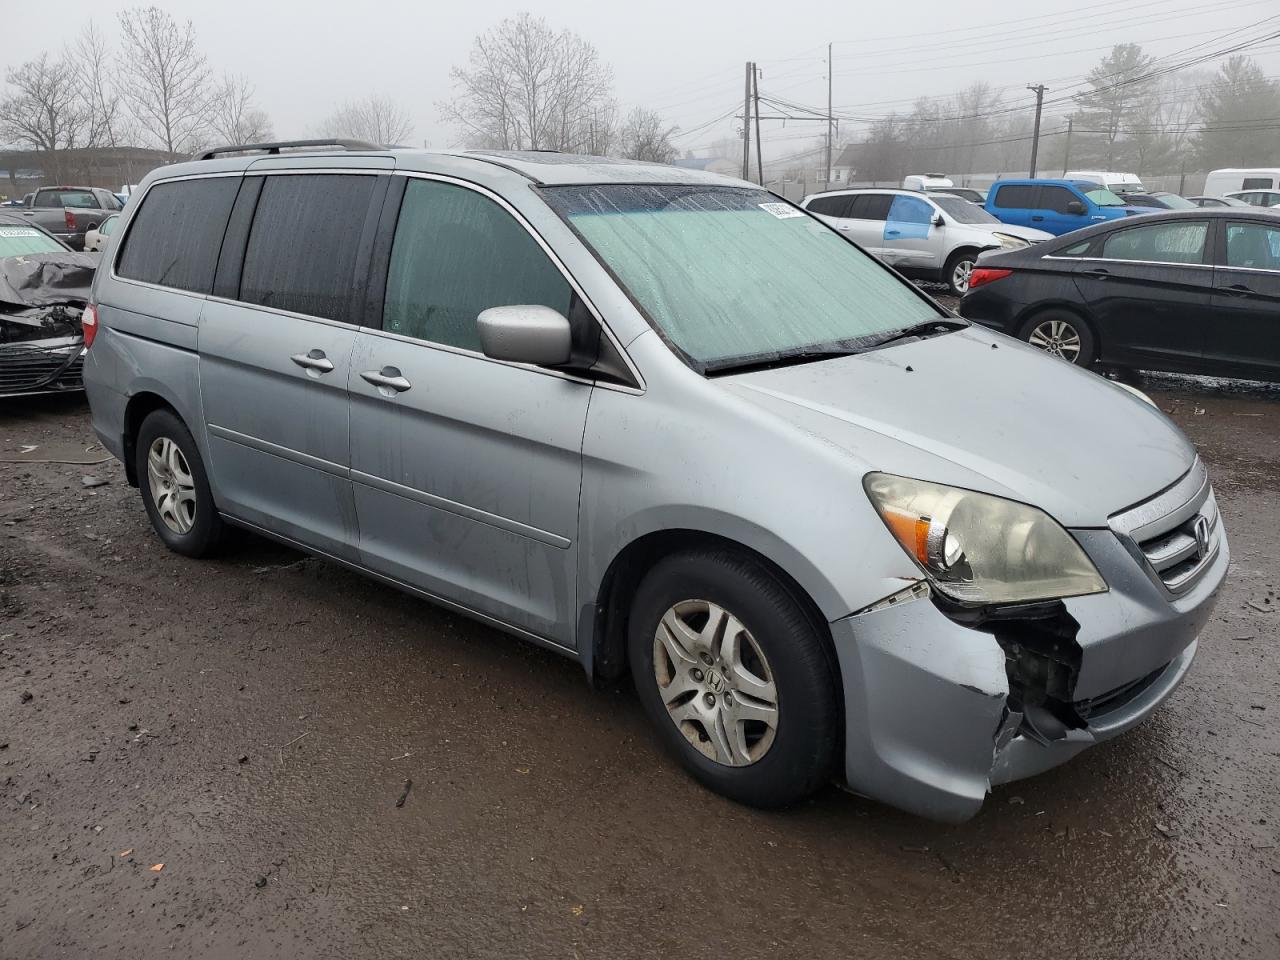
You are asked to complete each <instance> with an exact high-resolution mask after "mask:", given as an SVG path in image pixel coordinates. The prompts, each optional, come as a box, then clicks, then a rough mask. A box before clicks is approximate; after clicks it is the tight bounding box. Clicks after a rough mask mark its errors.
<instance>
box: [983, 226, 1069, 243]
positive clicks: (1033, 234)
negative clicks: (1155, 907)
mask: <svg viewBox="0 0 1280 960" xmlns="http://www.w3.org/2000/svg"><path fill="white" fill-rule="evenodd" d="M989 226H990V227H991V232H992V233H1007V234H1008V235H1009V236H1011V237H1017V238H1018V239H1019V240H1026V241H1027V242H1029V243H1039V242H1040V241H1041V240H1052V239H1053V234H1052V233H1046V232H1045V231H1044V230H1034V229H1032V228H1031V227H1020V226H1018V225H1017V224H1015V223H1002V224H999V225H998V226H997V225H996V224H994V223H992V224H989Z"/></svg>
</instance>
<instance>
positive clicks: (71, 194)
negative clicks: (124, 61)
mask: <svg viewBox="0 0 1280 960" xmlns="http://www.w3.org/2000/svg"><path fill="white" fill-rule="evenodd" d="M1268 186H1269V184H1268ZM34 206H37V207H78V208H80V209H87V210H97V209H98V208H99V207H100V206H101V205H100V204H99V203H98V198H97V197H95V196H94V195H93V194H92V193H91V192H90V191H88V190H41V191H39V192H38V193H37V194H36V202H35V204H34Z"/></svg>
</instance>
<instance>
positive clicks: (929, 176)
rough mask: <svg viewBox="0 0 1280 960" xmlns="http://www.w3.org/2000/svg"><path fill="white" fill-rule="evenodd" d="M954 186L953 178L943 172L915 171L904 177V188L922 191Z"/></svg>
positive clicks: (946, 188)
mask: <svg viewBox="0 0 1280 960" xmlns="http://www.w3.org/2000/svg"><path fill="white" fill-rule="evenodd" d="M954 186H955V184H954V183H952V182H951V178H950V177H948V176H945V175H944V174H941V173H913V174H911V175H910V176H908V177H903V178H902V189H903V190H918V191H919V192H921V193H924V192H926V191H929V190H948V189H950V188H951V187H954Z"/></svg>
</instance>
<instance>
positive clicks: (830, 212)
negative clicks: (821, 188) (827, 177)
mask: <svg viewBox="0 0 1280 960" xmlns="http://www.w3.org/2000/svg"><path fill="white" fill-rule="evenodd" d="M851 199H852V198H851V197H815V198H814V199H813V200H810V201H809V206H807V207H806V208H805V209H806V210H808V211H809V212H810V213H817V214H820V215H822V216H824V217H847V216H849V212H848V208H849V206H850V201H851Z"/></svg>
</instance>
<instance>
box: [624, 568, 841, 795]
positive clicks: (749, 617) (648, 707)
mask: <svg viewBox="0 0 1280 960" xmlns="http://www.w3.org/2000/svg"><path fill="white" fill-rule="evenodd" d="M682 601H708V602H710V603H714V604H717V605H719V606H721V607H723V608H724V609H725V610H727V611H729V612H730V613H732V614H733V616H735V617H736V618H737V619H738V621H739V622H740V623H741V624H742V625H743V627H744V628H745V630H746V632H747V633H748V634H750V637H751V638H752V639H753V640H754V643H755V645H756V646H758V648H759V651H760V652H761V653H762V654H763V658H764V665H763V669H764V671H765V672H766V673H767V674H768V675H771V677H772V682H773V686H774V688H775V689H776V706H777V709H776V720H777V722H776V725H775V727H774V728H773V733H772V739H771V741H770V742H769V743H768V746H767V748H766V749H764V751H763V753H762V754H761V755H760V756H759V757H758V758H757V759H754V760H753V761H751V762H748V763H746V764H745V765H742V766H730V765H727V764H725V763H721V762H717V761H716V760H715V759H711V758H709V757H708V756H705V755H704V753H703V752H702V749H714V748H713V747H710V746H708V747H706V748H698V747H695V746H694V745H693V741H692V740H691V739H690V738H689V736H687V735H686V733H684V732H682V729H681V727H680V726H678V725H677V722H676V721H675V720H673V718H672V716H671V715H670V714H669V713H668V710H667V707H666V705H665V704H664V702H663V695H662V690H663V688H662V687H661V686H660V685H659V680H658V678H657V676H656V674H655V667H654V662H655V649H654V648H655V634H656V632H657V630H658V628H659V625H660V621H661V620H662V617H663V616H664V615H665V614H667V612H668V611H669V610H672V609H673V608H674V607H675V605H677V604H680V603H681V602H682ZM824 631H825V624H822V623H821V621H820V620H819V619H818V618H817V617H815V616H813V615H811V614H810V613H809V612H808V611H807V610H806V609H805V607H804V606H803V605H802V604H801V603H799V602H798V601H797V600H796V598H795V597H794V596H793V595H792V593H791V592H790V591H789V590H788V589H787V587H786V586H784V585H783V584H782V583H781V582H779V580H778V578H777V577H776V576H774V575H773V574H772V573H771V572H770V571H769V570H768V568H766V567H765V566H764V565H763V564H761V563H759V562H758V561H755V560H752V559H750V558H749V557H746V556H744V555H742V554H739V553H736V552H733V551H730V550H721V549H709V550H702V551H694V552H689V553H682V554H677V555H675V556H671V557H668V558H666V559H664V560H662V561H661V562H659V563H658V564H657V565H656V566H655V567H654V568H653V569H652V570H651V571H649V573H648V574H647V575H646V576H645V578H644V580H643V581H642V582H641V584H640V586H639V588H638V589H637V590H636V594H635V597H634V598H633V600H632V605H631V618H630V624H629V631H628V633H629V635H628V637H627V647H628V654H629V658H630V662H631V674H632V678H633V680H634V683H635V687H636V692H637V694H638V695H639V697H640V702H641V704H642V705H643V706H644V710H645V713H647V714H648V715H649V720H650V722H651V723H652V724H653V725H654V728H655V729H656V731H657V733H658V736H659V738H660V739H661V740H662V742H663V744H664V745H665V746H666V747H667V749H668V750H670V751H671V752H672V753H673V754H674V755H675V756H676V758H677V759H678V760H679V761H680V763H681V764H682V765H683V766H684V767H685V769H686V770H688V771H689V772H690V773H691V774H693V776H694V777H695V778H696V779H698V780H699V781H701V782H702V783H703V784H704V785H705V786H707V787H710V788H711V789H712V790H714V791H716V792H717V793H720V794H723V795H724V796H726V797H729V798H730V799H732V800H736V801H738V802H739V803H744V804H748V805H750V806H755V807H781V806H786V805H788V804H792V803H795V802H797V801H799V800H802V799H804V798H805V797H807V796H809V795H810V794H812V793H813V792H814V790H816V789H817V788H818V787H819V786H821V785H822V784H823V783H824V782H825V781H827V780H828V779H829V778H830V776H831V773H832V771H833V768H834V764H835V760H836V754H837V750H838V748H839V745H840V743H841V740H842V738H841V731H840V697H839V692H838V680H837V671H836V668H835V666H834V660H833V657H832V656H831V655H830V654H829V652H828V651H829V647H828V644H827V641H826V639H825V637H824V635H823V633H824ZM743 643H744V644H746V641H745V640H744V641H743ZM747 646H749V644H747ZM744 650H745V647H744ZM744 655H747V654H744ZM672 662H673V661H671V660H669V659H665V660H664V665H663V669H664V670H665V669H666V667H667V666H669V665H670V664H671V663H672ZM690 662H692V661H690ZM757 666H760V663H759V661H757ZM718 667H719V661H717V664H716V666H715V667H708V668H707V673H706V676H707V677H708V678H710V677H711V675H712V674H714V673H715V671H716V669H718ZM689 672H690V674H692V673H693V672H694V671H693V670H692V669H691V670H690V671H689ZM672 673H674V671H672ZM726 676H728V674H726ZM671 682H672V683H674V682H675V681H674V680H672V681H671ZM710 682H711V681H710V679H708V683H710ZM746 689H748V688H747V687H740V688H739V687H735V686H734V685H733V684H732V682H731V683H730V690H729V696H730V697H732V696H733V695H734V692H735V690H736V692H737V699H736V700H733V701H732V702H733V703H734V704H736V705H738V707H739V708H740V706H741V705H742V704H744V703H746V702H751V701H750V699H749V698H747V699H745V700H744V697H743V691H745V690H746ZM706 695H707V694H706V693H705V692H704V693H700V694H695V695H694V698H693V699H697V698H698V697H705V696H706ZM722 696H723V694H722ZM712 697H713V699H714V695H712ZM682 702H688V701H682ZM722 709H729V708H727V707H723V706H722ZM748 723H749V724H752V725H757V726H761V727H763V726H764V725H763V724H762V723H761V724H757V722H756V721H748V722H746V723H743V724H742V726H741V727H737V725H736V724H735V728H736V729H740V730H743V731H746V730H747V729H748ZM696 729H703V730H705V728H696ZM750 736H752V735H751V734H746V733H744V741H743V742H745V741H746V739H749V738H750ZM703 739H704V742H705V743H707V744H709V743H710V739H709V738H703ZM763 742H764V740H763V739H757V741H756V746H757V747H759V746H760V745H761V744H762V743H763Z"/></svg>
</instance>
